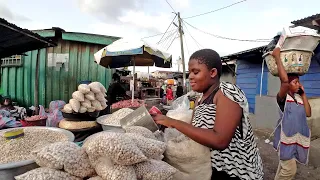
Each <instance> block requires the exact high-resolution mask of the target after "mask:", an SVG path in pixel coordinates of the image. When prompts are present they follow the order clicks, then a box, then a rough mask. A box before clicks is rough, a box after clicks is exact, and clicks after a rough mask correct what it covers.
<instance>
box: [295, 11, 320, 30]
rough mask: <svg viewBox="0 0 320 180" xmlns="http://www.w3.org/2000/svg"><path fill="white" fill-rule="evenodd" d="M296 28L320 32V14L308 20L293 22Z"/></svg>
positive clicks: (307, 18)
mask: <svg viewBox="0 0 320 180" xmlns="http://www.w3.org/2000/svg"><path fill="white" fill-rule="evenodd" d="M291 23H292V24H293V25H294V26H303V27H307V28H310V29H315V30H320V14H315V15H312V16H309V17H306V18H302V19H299V20H295V21H292V22H291Z"/></svg>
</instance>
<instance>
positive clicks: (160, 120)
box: [151, 114, 176, 128]
mask: <svg viewBox="0 0 320 180" xmlns="http://www.w3.org/2000/svg"><path fill="white" fill-rule="evenodd" d="M151 116H152V118H153V120H154V121H155V122H156V123H157V124H160V125H163V126H166V127H169V128H172V127H173V124H174V122H175V121H176V120H174V119H171V118H169V117H168V116H165V115H162V114H152V115H151Z"/></svg>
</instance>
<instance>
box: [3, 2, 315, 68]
mask: <svg viewBox="0 0 320 180" xmlns="http://www.w3.org/2000/svg"><path fill="white" fill-rule="evenodd" d="M238 1H240V0H223V1H222V0H220V1H218V0H168V2H169V3H170V4H171V6H172V7H173V9H174V11H175V12H180V14H181V18H182V19H183V21H184V23H183V29H184V36H183V38H184V54H185V59H186V63H187V62H188V59H189V56H190V55H191V54H192V53H193V52H195V51H197V50H199V49H202V48H211V49H214V50H216V51H217V52H218V53H219V54H220V55H221V56H224V55H228V54H232V53H236V52H239V51H242V50H247V49H250V48H254V47H258V46H262V45H266V44H268V42H243V41H234V40H226V39H221V38H217V37H214V36H212V35H209V34H213V35H218V36H222V37H228V38H234V39H249V40H252V39H271V38H272V37H273V36H275V35H276V34H277V33H278V32H279V31H281V30H282V28H283V27H286V26H289V25H291V24H290V22H291V21H293V20H298V19H301V18H304V17H307V16H310V15H313V14H317V13H320V12H319V10H318V8H317V7H318V6H317V5H318V3H319V2H317V1H318V0H305V1H303V3H302V2H301V1H299V0H282V1H279V0H247V1H245V2H243V3H239V4H237V5H234V6H232V7H229V8H226V9H223V10H220V11H217V12H214V13H209V14H206V15H202V16H198V17H194V18H187V17H190V16H194V15H197V14H202V13H205V12H208V11H212V10H215V9H219V8H221V7H224V6H228V5H230V4H233V3H235V2H238ZM0 17H2V18H5V19H6V20H8V21H9V22H12V23H15V24H16V25H18V26H20V27H22V28H27V29H30V30H36V29H48V28H51V27H60V28H62V29H64V30H66V31H69V32H84V33H92V34H102V35H109V36H117V37H129V38H132V37H133V38H139V39H140V38H144V37H148V36H153V35H156V34H160V33H164V32H165V31H166V29H167V28H168V26H169V24H170V23H171V21H172V20H173V18H174V17H175V14H174V13H173V10H172V9H171V7H170V6H169V5H168V3H167V2H166V0H54V1H53V0H51V1H48V0H0ZM175 23H177V19H176V20H175ZM189 24H190V25H191V26H190V25H189ZM194 27H195V28H197V29H195V28H194ZM176 30H177V28H176V27H175V26H173V25H171V27H170V28H169V30H168V31H169V32H168V33H166V34H165V35H164V37H163V38H162V35H159V36H154V37H151V38H144V39H143V40H145V41H148V42H151V43H158V42H159V41H160V39H161V38H162V41H160V43H159V46H160V47H161V48H163V49H165V50H167V51H168V52H169V53H171V54H172V56H173V68H171V69H170V70H173V71H177V64H176V60H177V59H178V58H179V57H180V56H181V50H180V41H179V38H177V37H178V34H177V33H176ZM203 32H208V33H209V34H206V33H203ZM171 42H172V44H171ZM170 44H171V46H170ZM137 70H138V71H147V68H146V67H139V68H137ZM154 70H161V69H158V68H154V67H151V68H150V71H151V72H152V71H154Z"/></svg>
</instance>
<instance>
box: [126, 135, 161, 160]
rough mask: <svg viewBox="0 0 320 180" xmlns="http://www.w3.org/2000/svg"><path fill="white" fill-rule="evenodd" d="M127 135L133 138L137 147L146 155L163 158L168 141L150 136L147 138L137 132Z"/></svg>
mask: <svg viewBox="0 0 320 180" xmlns="http://www.w3.org/2000/svg"><path fill="white" fill-rule="evenodd" d="M126 135H127V136H129V137H130V138H132V141H133V142H134V143H135V144H136V145H137V147H138V148H139V149H140V150H141V151H142V152H143V154H144V155H145V156H147V157H148V158H151V159H157V160H160V159H162V154H163V153H164V151H165V150H166V147H167V145H166V143H164V142H160V141H158V140H154V139H150V138H145V137H143V136H141V135H139V134H135V133H126Z"/></svg>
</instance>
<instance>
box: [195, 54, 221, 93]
mask: <svg viewBox="0 0 320 180" xmlns="http://www.w3.org/2000/svg"><path fill="white" fill-rule="evenodd" d="M216 76H217V69H215V68H213V69H211V70H209V69H208V67H207V66H206V64H204V63H199V61H198V60H197V59H190V61H189V80H190V86H191V88H192V90H193V91H196V92H200V93H203V92H204V91H206V90H207V89H208V88H209V87H210V86H211V85H213V83H214V79H215V78H214V77H216Z"/></svg>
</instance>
